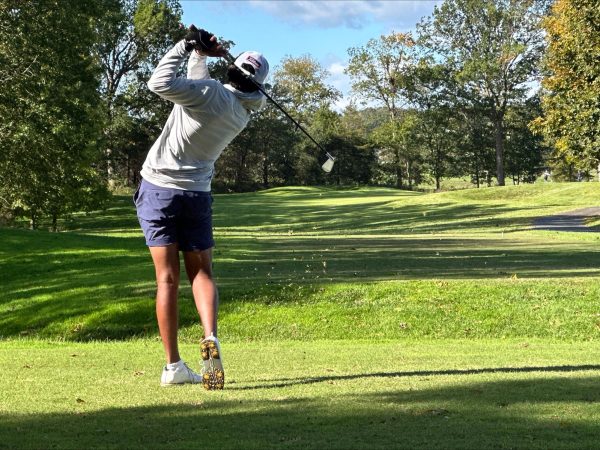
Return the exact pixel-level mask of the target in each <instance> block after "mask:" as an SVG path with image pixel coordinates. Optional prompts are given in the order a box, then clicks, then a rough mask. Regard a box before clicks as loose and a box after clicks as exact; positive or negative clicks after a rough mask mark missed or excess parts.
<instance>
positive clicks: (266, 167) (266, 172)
mask: <svg viewBox="0 0 600 450" xmlns="http://www.w3.org/2000/svg"><path fill="white" fill-rule="evenodd" d="M262 169H263V170H262V179H263V187H264V188H265V189H266V188H268V187H269V159H268V158H267V157H264V158H263V167H262Z"/></svg>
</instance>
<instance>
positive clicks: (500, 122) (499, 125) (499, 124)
mask: <svg viewBox="0 0 600 450" xmlns="http://www.w3.org/2000/svg"><path fill="white" fill-rule="evenodd" d="M494 127H495V128H496V178H497V179H498V186H504V113H502V112H500V111H495V113H494Z"/></svg>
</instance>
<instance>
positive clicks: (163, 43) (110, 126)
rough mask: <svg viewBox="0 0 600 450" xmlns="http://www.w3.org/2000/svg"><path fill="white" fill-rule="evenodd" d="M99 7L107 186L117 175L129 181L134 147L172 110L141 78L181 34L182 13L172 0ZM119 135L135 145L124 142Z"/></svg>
mask: <svg viewBox="0 0 600 450" xmlns="http://www.w3.org/2000/svg"><path fill="white" fill-rule="evenodd" d="M102 6H103V7H104V11H103V15H102V16H101V17H100V19H99V20H98V21H97V22H96V30H97V35H98V39H97V43H96V46H95V54H96V56H97V58H98V60H99V62H100V65H101V68H102V82H101V89H100V92H101V94H102V99H103V103H104V110H105V114H106V116H105V120H106V122H107V126H106V127H105V128H104V130H103V131H104V139H103V141H102V143H101V144H102V145H103V147H104V153H105V158H104V165H103V167H102V169H103V172H104V176H105V177H106V178H107V179H108V181H109V183H111V184H113V183H114V182H115V181H116V180H117V179H121V180H126V181H127V182H129V183H131V184H135V182H136V181H137V173H138V172H139V170H140V169H141V164H140V163H141V162H142V161H143V159H142V157H141V155H140V146H141V145H145V144H148V143H151V142H152V141H153V140H154V139H155V138H156V137H158V134H159V133H160V127H162V125H163V124H164V122H165V121H166V118H167V117H168V114H169V111H170V109H171V108H172V104H170V103H169V102H167V101H166V100H163V99H160V98H157V97H156V96H155V95H153V94H151V93H150V92H149V91H148V89H147V88H146V82H147V81H148V79H149V78H150V75H151V73H152V70H153V69H154V67H155V66H156V64H157V63H158V61H159V59H160V58H161V57H162V56H163V54H164V53H165V52H166V51H167V50H168V49H169V48H170V47H171V46H173V44H174V43H176V42H177V41H178V40H180V39H181V38H182V37H183V35H184V33H185V30H184V29H183V28H181V27H180V20H181V14H182V11H181V6H180V5H179V2H178V1H177V0H124V1H116V0H102ZM125 123H127V127H130V128H129V129H127V130H126V129H125V128H126V127H124V126H123V125H124V124H125ZM131 127H133V128H131ZM123 133H125V134H126V135H128V136H129V137H136V138H138V139H139V144H138V145H136V144H127V143H124V142H123V140H124V138H125V136H124V134H123ZM125 140H126V138H125ZM124 144H125V145H124ZM136 147H137V150H134V148H136ZM148 149H149V146H147V148H146V151H147V150H148Z"/></svg>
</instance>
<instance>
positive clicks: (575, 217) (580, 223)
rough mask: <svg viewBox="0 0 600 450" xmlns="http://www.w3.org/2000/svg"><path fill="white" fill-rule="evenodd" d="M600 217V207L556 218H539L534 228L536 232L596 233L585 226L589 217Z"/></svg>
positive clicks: (535, 221) (560, 215) (534, 223)
mask: <svg viewBox="0 0 600 450" xmlns="http://www.w3.org/2000/svg"><path fill="white" fill-rule="evenodd" d="M593 216H600V207H599V206H593V207H590V208H582V209H576V210H574V211H567V212H564V213H561V214H557V215H555V216H546V217H539V218H537V219H535V220H534V222H533V228H534V229H536V230H552V231H584V232H590V231H594V230H592V229H590V228H589V227H587V226H586V225H585V219H586V218H588V217H593Z"/></svg>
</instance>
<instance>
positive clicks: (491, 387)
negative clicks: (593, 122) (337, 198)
mask: <svg viewBox="0 0 600 450" xmlns="http://www.w3.org/2000/svg"><path fill="white" fill-rule="evenodd" d="M158 347H159V345H158V343H153V342H149V341H146V340H144V341H129V342H122V343H87V344H74V343H64V344H59V343H41V342H35V341H34V342H30V341H12V342H9V343H6V342H4V343H3V344H2V346H1V347H0V363H2V365H3V367H4V368H5V369H4V370H3V376H2V378H0V396H1V398H2V401H1V402H0V418H1V420H0V442H2V446H3V447H6V448H42V447H43V448H149V447H150V448H158V447H161V448H162V447H166V446H176V447H177V448H190V447H197V446H198V445H205V444H207V443H210V445H211V446H212V447H214V448H243V449H259V448H290V449H299V448H310V449H313V448H314V449H317V448H318V449H321V448H333V449H338V448H339V449H346V448H460V449H467V448H468V449H488V448H507V449H508V448H513V449H514V448H518V449H536V448H539V449H542V448H544V449H545V448H553V449H585V448H590V449H591V448H596V446H597V435H598V433H599V432H600V425H599V424H600V409H599V408H598V404H599V403H600V394H599V391H598V389H597V386H598V382H599V381H600V366H599V365H597V362H598V358H599V356H600V353H599V350H598V347H597V345H595V344H593V343H584V342H579V343H573V344H568V343H556V342H554V343H553V342H549V341H547V340H545V341H537V340H532V341H515V340H504V341H487V340H480V341H463V340H458V341H436V342H431V341H421V342H416V341H412V340H406V341H404V342H403V343H402V344H400V343H397V342H386V341H378V342H377V344H376V345H372V343H370V342H368V341H365V340H362V341H337V342H331V341H330V342H325V341H316V342H312V343H311V344H310V345H307V344H305V343H299V342H279V343H276V344H275V343H274V344H267V343H253V344H244V345H235V344H227V343H226V344H224V354H225V357H226V363H227V379H228V384H227V389H226V390H224V391H221V392H206V391H204V390H203V389H202V388H200V387H199V386H185V387H177V388H171V389H161V388H160V387H158V382H157V380H158V376H159V373H160V371H159V368H157V367H156V361H157V360H158V359H160V357H161V355H160V349H159V348H158ZM182 350H183V353H184V355H185V356H186V357H187V358H188V360H193V357H194V355H196V354H197V348H196V346H190V345H186V346H183V349H182ZM49 374H60V377H59V378H57V377H56V376H49ZM58 381H59V382H58ZM25 399H26V401H25ZM32 430H35V432H31V431H32Z"/></svg>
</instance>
